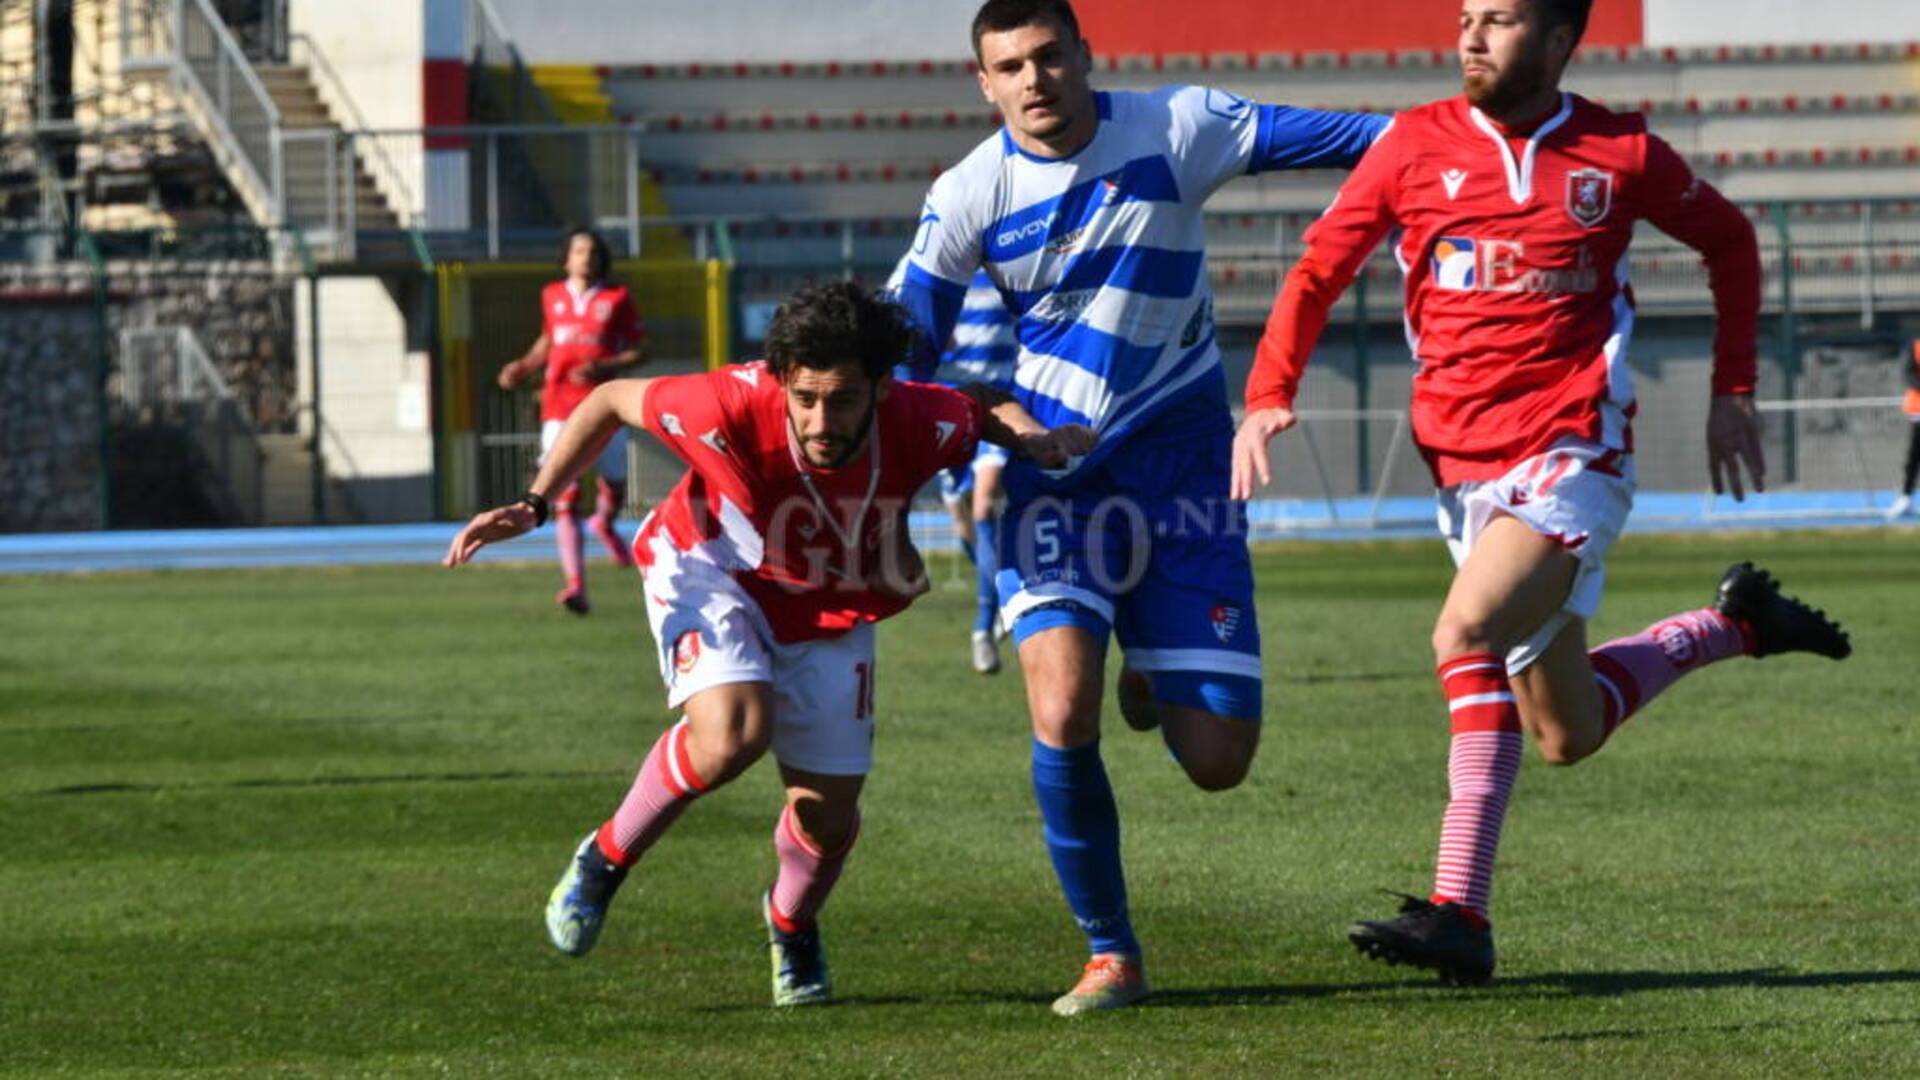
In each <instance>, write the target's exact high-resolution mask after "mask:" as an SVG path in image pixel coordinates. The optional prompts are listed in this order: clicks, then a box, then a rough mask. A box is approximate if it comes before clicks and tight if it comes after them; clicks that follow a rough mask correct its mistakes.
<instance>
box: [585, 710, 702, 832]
mask: <svg viewBox="0 0 1920 1080" xmlns="http://www.w3.org/2000/svg"><path fill="white" fill-rule="evenodd" d="M706 790H707V782H706V781H704V780H702V779H700V775H699V774H698V773H696V772H694V771H693V762H692V760H691V759H690V758H689V757H688V756H687V722H686V721H685V720H682V721H680V722H679V723H677V724H675V725H673V726H672V727H670V728H668V729H667V731H666V734H664V735H661V736H660V738H659V739H657V740H655V742H654V744H653V749H652V750H651V751H649V752H648V753H647V760H645V761H643V762H641V763H640V773H639V775H637V776H635V777H634V778H633V786H632V787H631V788H629V789H627V797H626V798H625V799H624V800H622V801H621V803H620V809H618V810H616V811H614V813H613V817H611V818H609V819H608V820H607V822H606V823H605V824H604V825H601V826H600V832H599V833H598V834H597V835H596V840H597V842H598V845H599V847H600V854H602V855H605V856H606V857H607V859H608V860H609V861H610V862H612V863H613V864H614V865H615V866H632V865H633V864H634V863H636V862H638V861H639V860H640V856H641V855H642V854H644V853H645V852H646V850H647V849H648V848H650V847H652V846H653V845H654V842H655V841H657V840H659V839H660V837H661V836H662V835H663V834H664V833H665V832H666V831H667V828H668V827H669V826H671V825H672V824H673V823H674V822H675V821H676V820H678V819H679V817H680V815H681V813H683V812H684V811H685V810H686V808H687V807H688V806H690V805H692V803H693V800H695V799H697V798H699V797H700V796H701V795H702V794H704V793H705V792H706Z"/></svg>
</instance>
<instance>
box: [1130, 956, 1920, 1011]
mask: <svg viewBox="0 0 1920 1080" xmlns="http://www.w3.org/2000/svg"><path fill="white" fill-rule="evenodd" d="M1889 983H1920V971H1825V972H1818V971H1816V972H1794V973H1790V972H1787V971H1784V970H1782V969H1780V968H1755V969H1752V970H1747V971H1591V972H1588V971H1583V972H1560V973H1549V974H1542V975H1522V976H1519V977H1517V978H1510V979H1499V980H1497V981H1495V983H1494V984H1493V985H1492V986H1491V987H1487V988H1485V989H1455V988H1452V987H1446V986H1442V985H1440V984H1439V982H1438V981H1436V980H1434V979H1432V978H1420V977H1415V978H1410V979H1404V980H1400V981H1397V982H1362V983H1293V984H1274V985H1269V986H1223V987H1201V988H1194V989H1189V990H1159V991H1155V992H1154V995H1153V996H1152V997H1151V998H1148V999H1147V1001H1146V1002H1145V1003H1144V1004H1147V1005H1159V1006H1163V1007H1165V1006H1187V1007H1196V1006H1198V1007H1204V1006H1213V1005H1249V1004H1259V1003H1261V1002H1282V1001H1301V1000H1311V999H1315V998H1326V997H1334V996H1337V995H1342V994H1369V993H1380V992H1386V991H1404V990H1432V991H1434V992H1435V993H1437V994H1444V995H1450V996H1458V997H1460V998H1461V999H1463V1000H1472V999H1476V998H1480V997H1485V996H1490V995H1494V994H1499V995H1501V996H1506V997H1514V996H1522V997H1618V996H1620V995H1623V994H1640V993H1647V992H1650V991H1659V990H1724V989H1730V988H1736V987H1737V988H1743V989H1756V990H1792V989H1817V988H1823V987H1835V986H1872V985H1881V984H1889ZM1886 1022H1887V1023H1905V1022H1907V1021H1886Z"/></svg>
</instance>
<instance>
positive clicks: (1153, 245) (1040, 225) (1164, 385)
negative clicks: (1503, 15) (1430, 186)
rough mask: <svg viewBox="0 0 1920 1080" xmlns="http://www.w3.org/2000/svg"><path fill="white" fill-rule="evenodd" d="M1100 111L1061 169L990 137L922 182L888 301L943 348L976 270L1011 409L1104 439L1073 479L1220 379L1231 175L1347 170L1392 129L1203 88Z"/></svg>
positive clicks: (1125, 100) (1114, 103) (1125, 95)
mask: <svg viewBox="0 0 1920 1080" xmlns="http://www.w3.org/2000/svg"><path fill="white" fill-rule="evenodd" d="M1095 101H1096V103H1097V108H1098V109H1099V116H1100V125H1099V128H1098V130H1097V132H1096V133H1095V135H1094V137H1093V139H1092V141H1091V142H1089V143H1088V144H1087V145H1086V146H1084V147H1082V148H1081V149H1080V150H1079V151H1077V152H1076V153H1074V154H1073V155H1071V156H1069V157H1066V158H1060V159H1052V158H1042V157H1036V156H1034V155H1031V154H1028V153H1026V152H1025V151H1023V150H1021V149H1020V148H1019V146H1018V145H1016V144H1015V143H1014V141H1013V138H1012V136H1011V135H1009V134H1008V133H1007V132H1006V131H1005V130H1004V129H1003V130H1001V131H1000V132H998V133H997V134H995V135H993V136H992V137H990V138H988V139H987V140H986V141H984V142H982V143H981V144H980V145H979V146H978V147H976V148H975V149H974V151H973V152H972V153H971V154H969V155H967V157H966V158H965V159H963V160H962V161H961V162H960V163H959V164H958V165H956V166H954V167H953V168H952V169H951V170H949V171H948V172H946V173H945V174H943V175H942V176H941V177H940V179H939V180H937V181H935V182H934V185H933V187H932V189H931V190H930V191H929V192H928V194H927V203H926V207H925V209H924V210H923V211H922V212H921V217H920V229H919V232H918V233H917V234H916V235H915V237H914V243H913V247H912V249H911V250H910V251H909V252H908V254H907V268H906V275H905V280H904V281H903V282H902V284H901V286H900V289H899V290H898V298H899V300H900V302H901V303H902V304H903V305H904V306H905V307H906V308H907V310H908V311H909V312H911V313H912V315H913V317H914V318H915V319H916V320H917V321H918V322H919V323H920V325H921V326H922V328H923V329H924V330H926V331H927V333H928V336H929V338H930V339H931V340H933V341H936V342H943V341H946V340H947V337H948V334H949V333H950V332H951V331H952V328H953V327H954V325H955V323H956V322H957V321H958V319H959V317H960V313H961V311H962V307H963V303H964V298H965V296H966V293H967V288H968V286H967V283H968V282H969V281H971V280H972V279H973V275H974V272H975V271H976V269H981V268H984V269H985V271H986V273H987V275H988V276H989V277H990V278H991V279H992V281H993V283H994V284H995V286H996V287H997V288H998V290H999V293H1000V295H1001V297H1002V298H1004V299H1005V301H1006V303H1007V306H1008V307H1009V309H1010V310H1011V312H1012V315H1013V318H1014V320H1015V332H1016V335H1017V337H1018V339H1019V354H1018V360H1017V362H1016V364H1015V368H1014V383H1015V385H1014V394H1015V396H1016V397H1017V398H1018V399H1019V400H1020V402H1021V404H1022V405H1024V406H1026V408H1027V411H1028V412H1030V413H1032V414H1033V416H1034V418H1035V419H1037V420H1039V421H1040V422H1041V423H1043V424H1046V425H1048V426H1049V427H1052V426H1057V425H1060V424H1067V423H1082V424H1088V425H1090V426H1092V427H1093V428H1094V429H1095V430H1096V431H1098V432H1100V435H1101V441H1100V448H1099V449H1098V450H1096V451H1095V452H1094V454H1092V455H1089V457H1088V458H1087V459H1086V460H1085V461H1083V462H1081V463H1080V467H1082V468H1084V467H1085V466H1086V465H1088V464H1090V463H1091V462H1092V461H1094V460H1097V459H1098V458H1100V457H1103V456H1105V452H1106V451H1109V450H1111V449H1112V448H1113V447H1114V446H1116V445H1118V444H1119V443H1120V442H1121V441H1122V440H1123V439H1124V438H1125V436H1126V435H1127V434H1128V433H1129V432H1132V431H1135V430H1138V429H1139V428H1140V427H1141V426H1142V425H1143V424H1145V423H1146V422H1147V421H1148V420H1150V419H1151V418H1152V417H1153V416H1154V415H1155V413H1156V412H1158V411H1159V410H1160V409H1161V408H1162V407H1164V406H1166V405H1167V404H1169V403H1171V402H1173V401H1176V400H1178V399H1179V398H1180V397H1182V396H1183V394H1184V393H1185V392H1187V391H1190V390H1193V389H1195V388H1196V387H1197V386H1198V385H1200V384H1201V382H1202V380H1204V379H1205V378H1206V376H1208V375H1210V374H1213V375H1216V376H1217V373H1218V372H1219V371H1220V353H1219V350H1218V349H1217V348H1216V347H1215V345H1214V329H1213V295H1212V289H1211V287H1210V286H1209V284H1208V282H1207V274H1206V265H1205V250H1204V242H1205V227H1204V223H1203V222H1202V219H1201V213H1200V210H1201V205H1202V204H1203V203H1205V202H1206V199H1207V197H1208V196H1209V195H1211V194H1212V193H1213V192H1214V190H1215V189H1217V188H1218V187H1220V185H1222V184H1224V183H1225V182H1227V181H1228V180H1230V179H1232V178H1233V177H1235V176H1239V175H1241V174H1243V173H1248V172H1262V171H1265V170H1269V169H1283V168H1325V167H1345V166H1349V165H1352V164H1353V163H1354V162H1355V161H1358V160H1359V158H1360V155H1361V154H1362V153H1364V152H1365V150H1366V148H1367V147H1368V146H1369V145H1370V144H1371V143H1372V141H1373V139H1374V138H1375V136H1377V135H1378V134H1379V133H1380V130H1381V129H1382V128H1384V127H1385V126H1386V123H1387V121H1386V118H1385V117H1377V116H1365V115H1358V114H1348V113H1328V112H1317V111H1314V110H1309V109H1294V108H1289V107H1286V106H1273V105H1256V104H1254V103H1253V102H1250V101H1248V100H1246V99H1245V98H1241V97H1236V96H1235V95H1233V94H1229V93H1226V92H1224V91H1221V90H1216V89H1211V88H1208V87H1200V86H1176V87H1167V88H1163V89H1160V90H1156V91H1152V92H1149V93H1131V92H1103V93H1099V94H1096V95H1095ZM931 363H932V357H930V356H929V357H925V358H923V360H922V362H921V364H919V365H918V366H917V367H916V370H917V371H918V372H919V373H920V374H921V375H922V376H923V377H924V376H925V375H926V374H927V373H928V368H929V366H930V365H931Z"/></svg>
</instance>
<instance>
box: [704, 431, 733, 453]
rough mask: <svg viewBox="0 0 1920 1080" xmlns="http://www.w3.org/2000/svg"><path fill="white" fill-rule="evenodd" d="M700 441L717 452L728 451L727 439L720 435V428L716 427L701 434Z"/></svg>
mask: <svg viewBox="0 0 1920 1080" xmlns="http://www.w3.org/2000/svg"><path fill="white" fill-rule="evenodd" d="M700 441H701V442H703V443H705V444H707V447H708V448H709V449H711V450H712V451H713V452H714V453H716V454H724V453H726V452H727V440H725V439H723V438H721V437H720V429H719V428H714V429H713V430H712V431H709V432H707V433H706V434H705V435H702V436H700Z"/></svg>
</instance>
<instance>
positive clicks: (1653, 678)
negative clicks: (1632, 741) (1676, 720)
mask: <svg viewBox="0 0 1920 1080" xmlns="http://www.w3.org/2000/svg"><path fill="white" fill-rule="evenodd" d="M1752 651H1753V642H1752V640H1751V639H1750V637H1749V631H1747V630H1746V629H1744V628H1743V627H1741V626H1740V624H1739V623H1736V622H1734V621H1733V620H1732V619H1729V618H1727V617H1726V616H1725V615H1722V614H1720V613H1719V612H1717V611H1715V610H1713V609H1712V608H1702V609H1700V610H1699V611H1687V612H1682V613H1681V614H1679V615H1674V616H1671V617H1669V618H1666V619H1662V620H1660V621H1659V622H1657V623H1654V624H1653V625H1652V626H1649V627H1647V628H1646V629H1645V630H1642V631H1640V632H1639V633H1638V634H1635V635H1633V636H1632V637H1624V638H1620V639H1619V640H1617V641H1609V642H1607V643H1606V644H1605V645H1602V646H1600V647H1599V648H1597V649H1595V650H1593V651H1592V652H1590V653H1588V654H1587V658H1588V659H1589V660H1591V661H1592V662H1593V677H1594V679H1595V681H1597V682H1598V683H1599V684H1600V701H1601V707H1602V708H1603V709H1604V710H1605V711H1604V714H1603V715H1604V717H1605V722H1606V733H1607V734H1608V735H1609V736H1610V735H1612V734H1613V733H1614V731H1615V730H1616V729H1618V728H1619V727H1620V725H1621V724H1624V723H1626V721H1627V718H1628V717H1630V716H1632V715H1633V714H1634V713H1636V712H1638V711H1640V708H1641V707H1642V706H1644V705H1645V704H1646V703H1647V702H1649V701H1652V700H1653V698H1654V696H1655V695H1656V694H1658V693H1660V691H1662V690H1665V689H1666V688H1667V687H1669V686H1672V685H1673V682H1674V680H1675V679H1678V678H1679V677H1680V676H1682V675H1685V674H1686V673H1687V672H1689V671H1694V670H1696V669H1698V668H1702V667H1705V666H1706V665H1708V664H1711V663H1713V662H1714V661H1716V660H1725V659H1727V658H1729V657H1733V656H1743V655H1745V654H1747V653H1749V652H1752Z"/></svg>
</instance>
